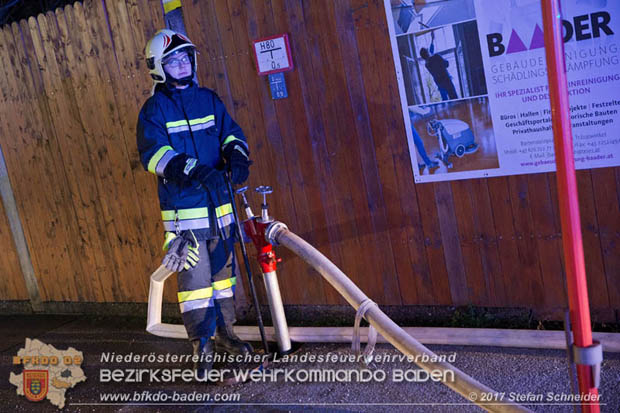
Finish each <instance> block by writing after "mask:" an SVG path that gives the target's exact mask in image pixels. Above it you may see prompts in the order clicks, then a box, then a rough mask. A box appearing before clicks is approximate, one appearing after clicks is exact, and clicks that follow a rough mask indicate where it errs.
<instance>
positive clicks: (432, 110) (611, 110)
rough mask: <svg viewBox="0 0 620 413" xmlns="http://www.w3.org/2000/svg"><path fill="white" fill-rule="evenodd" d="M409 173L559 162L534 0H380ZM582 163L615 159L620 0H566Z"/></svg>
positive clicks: (440, 174) (510, 170) (501, 171)
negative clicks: (389, 41) (388, 40)
mask: <svg viewBox="0 0 620 413" xmlns="http://www.w3.org/2000/svg"><path fill="white" fill-rule="evenodd" d="M384 1H385V7H386V14H387V19H388V26H389V30H390V37H391V42H392V50H393V52H394V62H395V66H396V74H397V78H398V83H399V88H400V95H401V102H402V109H403V115H404V121H405V128H406V131H405V132H406V136H407V142H408V146H409V152H410V155H411V160H412V163H413V170H414V175H415V180H416V182H433V181H446V180H455V179H467V178H477V177H489V176H501V175H516V174H526V173H537V172H549V171H554V170H555V161H554V150H553V132H552V127H551V107H550V101H549V90H548V79H547V69H546V60H545V49H544V38H543V37H544V36H543V30H544V27H543V23H542V12H541V7H540V0H447V1H446V0H442V1H435V0H423V1H418V0H416V1H414V0H384ZM561 4H562V26H563V36H564V48H565V58H566V72H567V77H568V90H569V96H570V104H571V109H570V110H571V113H570V115H571V119H572V130H573V144H574V152H575V166H576V168H577V169H588V168H600V167H611V166H618V165H620V112H619V110H620V56H619V54H618V40H619V39H620V37H619V36H620V1H615V0H562V3H561Z"/></svg>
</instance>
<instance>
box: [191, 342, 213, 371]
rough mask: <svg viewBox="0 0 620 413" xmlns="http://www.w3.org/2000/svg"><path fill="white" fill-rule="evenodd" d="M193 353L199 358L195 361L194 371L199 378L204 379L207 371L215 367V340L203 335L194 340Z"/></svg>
mask: <svg viewBox="0 0 620 413" xmlns="http://www.w3.org/2000/svg"><path fill="white" fill-rule="evenodd" d="M192 347H193V349H194V352H193V355H194V356H198V357H199V359H198V360H197V361H195V362H194V371H195V372H196V377H197V378H198V379H203V378H204V377H205V375H206V374H207V372H208V371H209V370H211V368H213V347H214V346H213V340H211V339H210V338H209V337H201V338H199V339H197V340H192Z"/></svg>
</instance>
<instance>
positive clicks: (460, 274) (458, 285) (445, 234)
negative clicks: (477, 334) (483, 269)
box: [434, 182, 472, 305]
mask: <svg viewBox="0 0 620 413" xmlns="http://www.w3.org/2000/svg"><path fill="white" fill-rule="evenodd" d="M434 186H435V202H436V204H437V213H438V216H439V227H440V231H441V238H442V242H443V251H444V259H445V262H446V269H447V275H448V280H449V283H450V284H449V285H450V296H451V298H452V303H453V304H455V305H465V304H470V303H471V298H470V297H471V295H472V293H471V291H470V288H469V286H468V283H467V279H466V275H465V272H464V270H463V257H462V253H461V246H460V243H459V237H458V232H457V229H458V224H457V221H456V216H455V214H454V209H455V208H454V202H453V199H452V191H451V190H450V183H449V182H438V183H436V184H434Z"/></svg>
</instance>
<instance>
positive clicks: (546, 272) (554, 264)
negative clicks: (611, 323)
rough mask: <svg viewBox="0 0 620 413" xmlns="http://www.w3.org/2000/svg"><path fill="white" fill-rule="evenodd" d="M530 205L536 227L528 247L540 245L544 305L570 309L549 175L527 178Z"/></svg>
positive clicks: (535, 175)
mask: <svg viewBox="0 0 620 413" xmlns="http://www.w3.org/2000/svg"><path fill="white" fill-rule="evenodd" d="M527 186H528V198H529V199H528V201H529V202H528V203H529V209H530V214H531V217H532V227H531V228H530V234H529V238H528V236H524V239H525V240H526V242H528V243H532V244H536V247H537V249H538V257H539V258H538V260H539V266H540V273H541V277H542V291H543V297H542V298H543V303H544V307H546V308H559V307H563V306H565V305H566V282H565V273H564V270H563V265H562V245H561V240H560V238H559V236H558V235H559V233H560V232H561V231H560V229H559V228H557V227H556V226H555V224H556V222H557V221H556V220H555V219H554V217H553V207H552V205H551V196H550V193H549V183H548V179H547V174H534V175H527Z"/></svg>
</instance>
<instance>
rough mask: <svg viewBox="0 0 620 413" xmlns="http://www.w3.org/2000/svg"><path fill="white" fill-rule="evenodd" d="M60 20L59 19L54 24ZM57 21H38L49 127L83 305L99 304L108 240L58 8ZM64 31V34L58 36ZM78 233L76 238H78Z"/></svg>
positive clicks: (104, 288)
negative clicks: (71, 223)
mask: <svg viewBox="0 0 620 413" xmlns="http://www.w3.org/2000/svg"><path fill="white" fill-rule="evenodd" d="M57 16H58V19H57ZM57 16H56V15H55V14H54V13H52V12H49V13H48V14H47V15H46V16H42V17H41V18H40V20H39V24H40V27H41V31H42V32H45V33H46V35H45V36H43V43H42V47H43V49H44V51H45V55H46V59H47V67H46V69H47V70H46V71H45V72H44V74H43V81H44V84H45V85H46V87H47V88H48V89H49V90H52V92H51V96H50V97H49V99H48V105H49V108H50V112H51V121H52V127H53V128H54V130H55V133H56V136H57V137H58V147H59V151H60V154H61V156H62V159H63V160H64V162H63V167H64V169H65V171H66V174H67V177H68V179H67V185H68V187H69V190H70V193H71V194H72V203H71V205H67V207H69V206H70V207H71V209H72V211H73V213H74V214H75V219H76V222H77V227H78V228H77V231H78V232H77V233H76V234H74V236H75V237H76V239H77V240H78V242H79V253H80V256H81V258H82V268H83V271H82V272H80V274H77V276H78V277H79V278H78V280H79V284H80V285H81V286H82V289H83V290H84V292H85V294H86V296H85V297H84V300H86V301H99V300H101V299H102V298H103V297H106V296H107V297H108V298H107V299H108V300H110V299H111V298H112V297H111V295H109V294H108V282H107V279H108V278H109V277H108V276H107V274H108V268H107V266H108V264H107V260H108V258H109V256H108V254H107V250H108V249H109V248H108V245H107V240H101V239H100V234H101V233H103V232H104V231H105V223H104V222H103V220H102V219H101V210H100V207H99V204H100V202H99V200H100V194H99V192H98V191H97V188H96V184H95V182H94V180H93V179H92V178H91V177H92V170H91V168H90V162H89V158H90V154H89V152H88V148H87V146H86V145H85V143H84V140H83V138H82V136H83V130H84V129H83V125H82V123H81V119H80V116H79V111H80V102H77V101H76V99H75V95H74V92H73V87H72V84H71V82H70V81H67V78H68V76H69V72H68V70H67V67H66V62H68V61H70V60H72V59H69V58H67V55H66V53H65V48H64V47H63V46H64V44H66V43H67V42H68V40H69V38H68V36H67V34H66V23H65V19H64V12H63V10H62V9H59V10H57ZM59 27H64V28H65V32H64V33H63V34H61V33H62V30H61V31H59ZM78 234H79V235H78Z"/></svg>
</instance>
